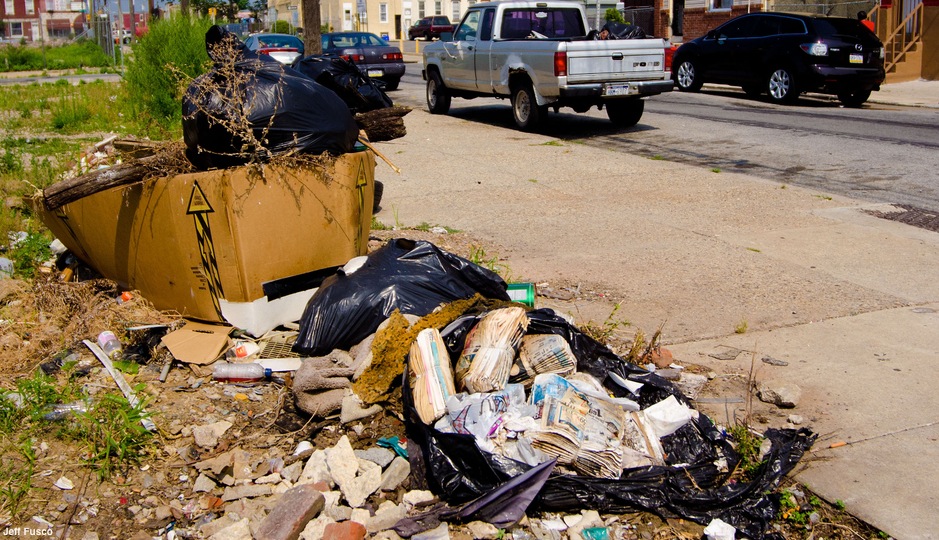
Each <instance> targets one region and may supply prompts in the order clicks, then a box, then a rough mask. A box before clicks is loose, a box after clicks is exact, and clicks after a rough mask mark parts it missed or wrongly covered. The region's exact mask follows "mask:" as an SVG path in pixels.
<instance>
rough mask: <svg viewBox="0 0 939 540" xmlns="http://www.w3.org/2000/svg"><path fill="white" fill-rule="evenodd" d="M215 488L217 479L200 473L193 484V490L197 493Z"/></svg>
mask: <svg viewBox="0 0 939 540" xmlns="http://www.w3.org/2000/svg"><path fill="white" fill-rule="evenodd" d="M213 489H215V480H212V479H211V478H209V477H208V476H206V475H205V474H200V475H199V477H198V478H196V483H195V484H194V485H193V486H192V490H193V491H194V492H196V493H206V492H209V491H212V490H213Z"/></svg>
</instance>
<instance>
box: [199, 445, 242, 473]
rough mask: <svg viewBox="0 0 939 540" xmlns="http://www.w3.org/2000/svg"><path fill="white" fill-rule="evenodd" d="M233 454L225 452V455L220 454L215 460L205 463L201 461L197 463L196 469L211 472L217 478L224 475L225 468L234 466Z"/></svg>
mask: <svg viewBox="0 0 939 540" xmlns="http://www.w3.org/2000/svg"><path fill="white" fill-rule="evenodd" d="M232 454H233V452H231V451H229V452H225V453H224V454H219V455H217V456H215V457H214V458H211V459H207V460H205V461H200V462H199V463H196V465H195V467H196V470H197V471H204V470H209V471H211V472H212V474H214V475H215V476H216V477H218V476H219V475H221V474H222V472H223V471H224V470H225V467H231V464H232Z"/></svg>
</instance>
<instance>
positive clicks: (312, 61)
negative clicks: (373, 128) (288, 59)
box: [293, 54, 394, 113]
mask: <svg viewBox="0 0 939 540" xmlns="http://www.w3.org/2000/svg"><path fill="white" fill-rule="evenodd" d="M293 68H294V69H296V70H297V71H299V72H300V73H302V74H304V75H306V76H307V77H309V78H311V79H313V80H314V81H316V82H318V83H320V84H322V85H323V86H325V87H326V88H329V89H330V90H332V91H333V92H335V93H336V95H338V96H339V97H340V98H342V100H343V101H345V102H346V105H348V107H349V110H351V111H352V112H353V113H363V112H368V111H373V110H375V109H384V108H387V107H393V106H394V102H393V101H392V100H391V98H389V97H388V95H387V94H385V92H384V90H382V89H381V88H380V87H379V85H378V83H376V82H375V81H374V80H372V78H371V77H366V76H365V75H363V74H362V72H361V71H360V70H359V68H358V66H356V65H355V63H354V62H352V61H351V60H346V59H345V58H342V57H341V56H336V55H332V54H321V55H312V56H307V57H306V58H303V59H301V60H297V61H296V62H294V64H293Z"/></svg>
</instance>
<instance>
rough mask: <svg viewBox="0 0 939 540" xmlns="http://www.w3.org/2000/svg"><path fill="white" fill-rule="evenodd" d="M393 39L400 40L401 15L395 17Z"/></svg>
mask: <svg viewBox="0 0 939 540" xmlns="http://www.w3.org/2000/svg"><path fill="white" fill-rule="evenodd" d="M395 39H401V15H395Z"/></svg>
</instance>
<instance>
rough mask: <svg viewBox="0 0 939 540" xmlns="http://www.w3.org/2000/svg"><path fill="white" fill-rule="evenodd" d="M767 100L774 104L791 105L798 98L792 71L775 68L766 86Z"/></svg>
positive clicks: (797, 89)
mask: <svg viewBox="0 0 939 540" xmlns="http://www.w3.org/2000/svg"><path fill="white" fill-rule="evenodd" d="M766 87H767V90H768V91H769V99H770V101H773V102H775V103H793V102H795V100H796V99H798V98H799V88H798V86H796V78H795V76H794V75H793V74H792V70H791V69H789V68H787V67H782V66H780V67H777V68H776V69H774V70H773V71H771V72H770V74H769V77H768V79H767V84H766Z"/></svg>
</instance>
